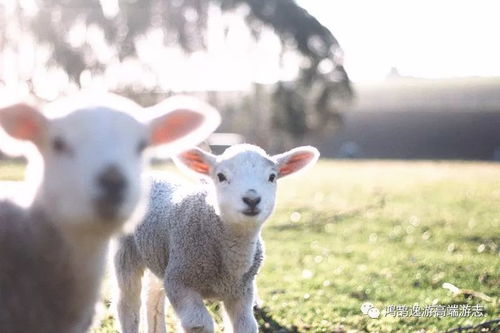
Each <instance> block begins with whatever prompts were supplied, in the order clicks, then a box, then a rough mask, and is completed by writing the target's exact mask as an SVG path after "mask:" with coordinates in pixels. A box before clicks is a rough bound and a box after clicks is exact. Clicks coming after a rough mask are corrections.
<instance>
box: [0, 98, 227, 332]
mask: <svg viewBox="0 0 500 333" xmlns="http://www.w3.org/2000/svg"><path fill="white" fill-rule="evenodd" d="M156 108H157V111H158V112H156V113H154V114H153V113H152V111H151V112H149V114H150V115H154V118H153V117H151V119H150V120H149V121H147V122H140V121H138V120H137V119H136V118H134V117H132V116H131V114H129V113H137V112H142V113H143V114H144V115H145V114H146V113H147V112H146V111H145V110H144V109H142V108H141V107H140V106H138V105H137V104H135V103H133V102H132V101H129V100H127V99H125V98H122V97H119V96H115V95H104V96H102V99H97V96H87V95H81V96H79V97H74V98H69V99H66V100H63V101H59V102H56V103H55V104H52V105H49V106H48V107H47V110H46V111H47V112H48V113H50V112H51V111H54V112H57V113H60V114H59V115H58V116H57V117H56V118H53V119H49V118H47V117H46V116H45V115H43V114H42V113H41V112H39V111H38V110H37V109H35V108H34V107H31V106H28V105H26V104H16V105H12V106H10V107H6V108H1V109H0V134H2V135H3V137H0V143H1V145H2V146H3V147H4V148H11V147H12V146H13V144H15V141H19V140H20V141H25V142H29V143H31V144H32V145H31V146H33V147H35V148H36V150H34V151H33V153H36V151H38V154H36V155H38V157H41V160H42V161H43V163H42V166H43V169H42V170H43V171H42V173H41V174H42V176H41V180H40V183H39V187H38V188H37V190H36V195H35V197H34V199H33V201H32V203H31V204H30V205H29V207H21V206H19V205H17V204H15V203H13V202H10V201H0V332H9V333H17V332H19V333H26V332H37V333H73V332H75V333H77V332H78V333H81V332H85V331H87V329H88V327H89V325H90V323H91V320H92V316H93V311H94V304H95V302H96V300H97V297H98V291H99V286H100V280H101V277H102V272H103V268H104V263H105V256H106V251H107V248H108V243H109V240H110V238H111V237H112V236H113V234H116V233H117V232H119V231H120V230H121V229H122V227H123V225H124V223H125V222H126V221H127V220H129V219H131V217H133V216H136V214H137V217H138V219H140V218H141V217H142V215H140V214H139V213H138V212H139V211H140V208H138V207H140V206H141V205H140V204H139V203H140V201H141V197H143V195H142V194H143V193H144V189H143V187H145V184H143V182H142V181H141V170H142V169H143V164H144V159H143V155H144V154H143V150H144V149H145V148H146V147H148V146H157V145H163V144H167V147H168V146H170V147H172V148H173V149H174V152H175V151H176V150H175V149H180V148H181V147H189V146H192V144H193V143H194V144H196V143H197V142H199V141H201V140H203V139H204V138H205V137H206V136H208V135H209V134H210V133H211V132H212V131H213V130H214V129H215V128H216V126H217V125H218V123H219V120H220V117H219V115H218V113H217V112H216V111H214V110H213V109H211V108H210V107H208V106H205V105H203V104H201V103H199V102H194V101H193V100H190V99H186V98H184V99H182V98H180V99H179V98H174V99H173V100H172V99H171V100H169V101H167V102H165V103H161V104H159V105H158V106H157V107H156ZM62 113H65V114H64V115H63V114H62ZM46 114H47V113H46ZM5 134H7V136H10V138H8V137H7V136H6V135H5ZM12 139H15V140H12ZM9 140H10V141H9ZM7 143H9V146H7ZM184 149H185V148H184ZM177 151H179V150H177ZM29 157H30V158H31V157H32V156H29ZM42 166H40V167H42ZM142 201H143V200H142ZM142 206H144V205H142Z"/></svg>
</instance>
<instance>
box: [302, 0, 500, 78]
mask: <svg viewBox="0 0 500 333" xmlns="http://www.w3.org/2000/svg"><path fill="white" fill-rule="evenodd" d="M297 2H298V3H299V4H300V5H301V6H302V7H304V8H305V9H306V10H307V11H309V12H310V13H311V14H312V15H314V16H315V17H316V18H317V19H318V20H319V21H320V22H321V23H322V24H324V25H325V26H326V27H328V28H329V29H330V30H331V31H332V33H333V34H334V35H335V37H336V38H337V39H338V41H339V43H340V45H341V46H342V48H343V50H344V54H345V57H344V59H345V60H344V64H345V67H346V69H347V71H348V73H349V74H350V76H351V78H352V79H353V81H379V80H383V79H384V78H385V77H386V76H387V73H388V72H389V71H390V69H391V67H395V68H397V69H398V71H399V73H400V74H401V75H409V76H417V77H426V78H448V77H466V76H499V75H500V42H499V41H500V19H498V15H499V13H500V1H499V0H418V1H416V0H377V1H373V0H297Z"/></svg>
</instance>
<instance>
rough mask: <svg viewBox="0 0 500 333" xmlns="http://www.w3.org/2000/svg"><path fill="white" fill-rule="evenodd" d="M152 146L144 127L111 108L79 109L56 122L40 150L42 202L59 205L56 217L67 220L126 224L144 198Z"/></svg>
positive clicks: (114, 224)
mask: <svg viewBox="0 0 500 333" xmlns="http://www.w3.org/2000/svg"><path fill="white" fill-rule="evenodd" d="M147 144H148V135H147V131H146V126H145V125H143V124H142V123H140V122H138V121H137V120H135V119H134V118H133V117H131V116H130V115H128V114H126V113H122V112H118V111H114V110H111V109H106V108H94V109H85V110H79V111H75V112H73V113H70V114H69V115H67V116H65V117H62V118H58V119H54V120H53V121H51V122H50V124H49V126H48V131H47V137H46V140H45V144H44V145H43V146H42V147H41V148H40V150H41V153H42V156H43V159H44V164H45V168H44V177H43V178H44V182H43V183H42V185H41V186H42V193H43V200H48V202H50V203H54V204H51V207H53V211H52V212H51V215H52V216H53V217H54V218H55V219H57V220H61V221H65V222H66V221H69V222H72V223H87V225H88V223H89V222H93V223H97V224H98V225H105V226H107V227H111V228H114V227H119V226H121V224H122V223H123V222H124V221H126V220H127V219H128V218H129V217H130V216H131V215H132V213H133V212H134V210H135V209H136V207H137V206H138V205H137V204H138V202H139V198H140V197H141V195H140V194H141V181H140V174H141V170H142V166H143V160H142V151H143V150H144V148H145V147H146V146H147ZM66 223H68V222H66Z"/></svg>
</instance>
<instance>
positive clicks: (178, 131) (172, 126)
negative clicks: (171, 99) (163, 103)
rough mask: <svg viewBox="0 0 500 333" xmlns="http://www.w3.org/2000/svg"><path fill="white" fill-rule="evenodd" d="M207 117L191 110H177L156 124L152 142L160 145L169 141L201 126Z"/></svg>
mask: <svg viewBox="0 0 500 333" xmlns="http://www.w3.org/2000/svg"><path fill="white" fill-rule="evenodd" d="M204 121H205V117H204V116H203V115H202V114H200V113H198V112H194V111H191V110H175V111H173V112H171V113H169V114H168V115H166V116H165V120H164V121H161V123H160V124H156V126H154V128H153V133H152V134H151V143H152V144H153V145H158V144H162V143H169V142H172V141H175V140H177V139H180V138H182V137H183V136H185V135H187V134H189V133H191V132H193V131H194V130H196V129H197V128H199V127H200V126H201V125H202V124H203V122H204Z"/></svg>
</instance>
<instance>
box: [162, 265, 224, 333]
mask: <svg viewBox="0 0 500 333" xmlns="http://www.w3.org/2000/svg"><path fill="white" fill-rule="evenodd" d="M165 291H166V294H167V297H168V300H169V302H170V304H172V307H173V308H174V311H175V313H176V314H177V316H178V317H179V319H180V321H181V325H182V328H183V330H184V332H186V333H212V332H213V331H214V322H213V320H212V317H210V314H209V313H208V310H207V308H206V307H205V304H203V298H202V297H201V295H200V294H199V293H197V292H196V291H194V290H192V289H190V288H188V287H186V286H185V285H184V284H182V283H181V282H179V281H175V280H171V279H169V278H168V274H167V279H166V281H165Z"/></svg>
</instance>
